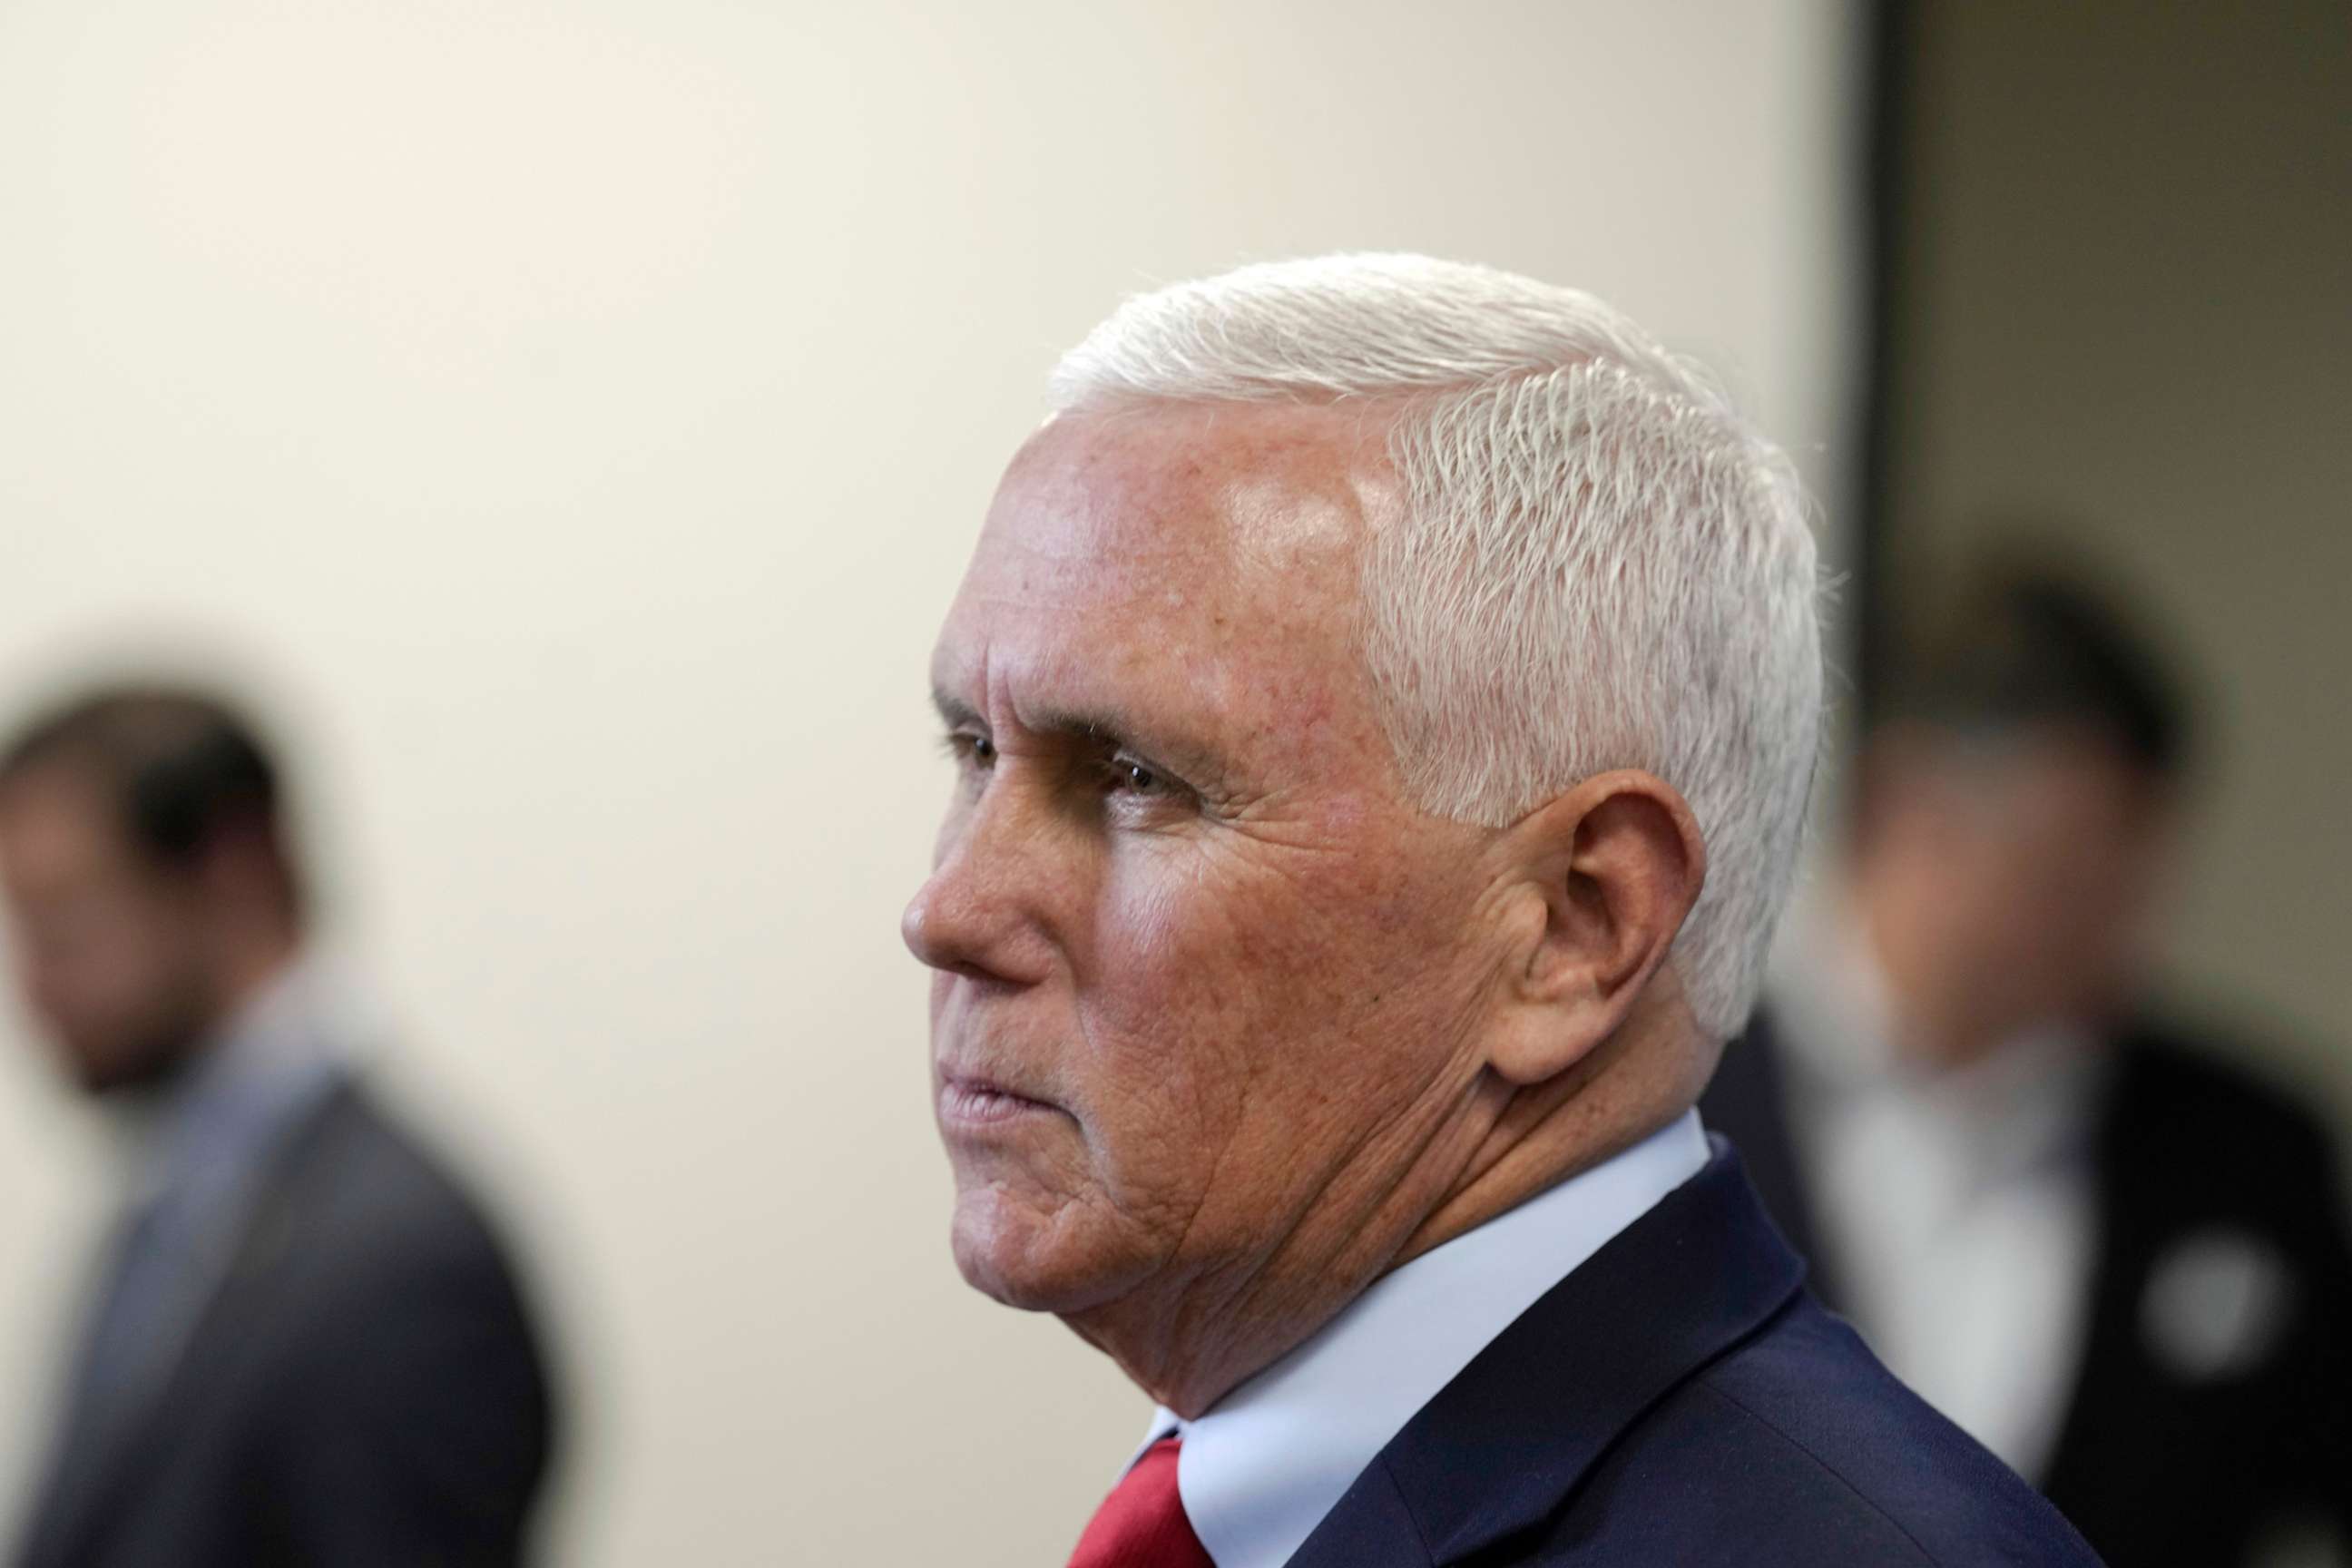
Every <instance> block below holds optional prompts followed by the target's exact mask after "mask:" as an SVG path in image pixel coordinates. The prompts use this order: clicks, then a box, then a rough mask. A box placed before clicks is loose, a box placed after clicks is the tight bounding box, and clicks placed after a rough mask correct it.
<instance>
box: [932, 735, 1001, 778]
mask: <svg viewBox="0 0 2352 1568" xmlns="http://www.w3.org/2000/svg"><path fill="white" fill-rule="evenodd" d="M941 743H942V744H943V745H945V746H946V747H947V751H948V755H950V756H951V757H953V758H954V759H955V760H956V763H957V765H958V766H960V767H965V768H972V769H977V770H980V771H982V772H985V771H987V770H988V769H989V768H990V767H991V766H992V765H994V763H995V762H996V742H993V741H992V740H990V739H989V738H988V737H987V736H985V735H975V734H973V733H971V731H968V730H958V731H955V732H954V733H953V734H950V735H949V736H948V737H947V738H946V739H945V740H944V741H943V742H941Z"/></svg>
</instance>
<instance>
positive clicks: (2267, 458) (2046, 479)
mask: <svg viewBox="0 0 2352 1568" xmlns="http://www.w3.org/2000/svg"><path fill="white" fill-rule="evenodd" d="M1916 9H1917V11H1918V12H1919V14H1920V21H1921V26H1920V30H1919V37H1918V40H1917V42H1918V48H1917V51H1916V60H1915V65H1914V68H1915V69H1916V71H1917V73H1918V80H1917V89H1916V97H1915V99H1914V102H1913V119H1912V121H1911V124H1912V134H1913V135H1915V136H1916V138H1917V142H1916V154H1915V156H1914V159H1913V162H1912V165H1911V167H1912V174H1913V177H1914V180H1915V182H1916V184H1915V186H1914V189H1913V192H1912V194H1911V196H1910V198H1909V200H1910V203H1911V206H1912V211H1913V215H1914V217H1913V222H1912V226H1911V229H1910V234H1909V242H1908V246H1907V248H1906V254H1905V256H1904V260H1903V268H1904V275H1905V277H1906V300H1905V305H1904V309H1903V310H1901V312H1900V313H1899V316H1898V322H1897V330H1898V331H1899V332H1900V333H1901V334H1902V336H1901V338H1900V339H1899V343H1900V352H1899V353H1898V362H1899V363H1900V364H1901V366H1902V367H1903V368H1902V374H1901V375H1900V377H1899V379H1898V381H1897V383H1896V390H1897V392H1898V393H1899V394H1900V397H1899V400H1898V402H1897V404H1896V405H1895V407H1896V415H1895V422H1894V429H1895V434H1896V436H1897V437H1898V440H1897V445H1896V447H1895V485H1896V490H1895V539H1894V541H1893V543H1894V546H1895V549H1896V551H1897V552H1898V557H1897V560H1896V562H1895V569H1896V577H1897V580H1898V585H1900V586H1903V587H1905V588H1906V589H1908V590H1910V591H1911V592H1912V593H1913V594H1914V595H1916V594H1917V593H1918V591H1919V590H1921V589H1922V588H1923V587H1925V586H1926V585H1927V584H1933V583H1934V582H1936V581H1937V580H1939V579H1940V578H1942V577H1944V576H1945V575H1947V574H1948V570H1949V569H1950V568H1951V567H1952V566H1953V565H1954V564H1955V563H1958V562H1959V561H1961V560H1964V559H1965V558H1966V557H1967V554H1968V552H1969V549H1970V548H1971V546H1973V545H1975V544H1976V543H1978V542H1979V541H1980V540H1981V539H1982V538H1983V537H1984V535H1985V531H1986V530H1985V526H1984V525H1985V523H1986V521H1988V520H1989V519H1991V518H1994V517H1997V516H1999V515H2000V514H2002V513H2011V514H2016V513H2023V514H2026V515H2030V516H2037V517H2046V518H2049V519H2051V520H2053V522H2054V523H2055V524H2056V526H2053V528H2052V529H2051V530H2050V531H2049V537H2051V538H2052V539H2053V542H2059V543H2062V544H2063V545H2065V546H2066V547H2068V548H2069V549H2070V550H2072V551H2074V552H2076V553H2079V554H2084V555H2086V556H2088V557H2089V558H2091V559H2094V560H2096V561H2099V562H2103V563H2106V565H2107V566H2108V567H2109V568H2110V569H2111V570H2112V571H2114V573H2115V574H2116V576H2117V577H2118V578H2119V579H2120V581H2121V584H2122V585H2123V586H2124V587H2125V588H2126V589H2127V590H2128V591H2129V593H2130V594H2132V595H2134V596H2136V597H2137V598H2138V599H2140V600H2142V601H2145V602H2146V603H2147V605H2149V606H2150V607H2151V609H2152V610H2153V612H2154V613H2155V616H2156V618H2157V619H2158V621H2159V623H2160V624H2162V625H2163V626H2165V627H2166V628H2167V629H2168V630H2169V631H2170V632H2171V633H2172V634H2173V640H2174V641H2175V642H2176V643H2177V644H2178V645H2179V653H2180V654H2181V655H2182V656H2183V657H2184V658H2185V659H2186V660H2187V662H2189V664H2190V665H2191V666H2192V667H2193V668H2195V669H2196V670H2197V671H2198V672H2199V673H2200V676H2201V684H2202V687H2203V690H2202V695H2203V696H2204V698H2205V699H2206V709H2207V721H2208V724H2209V726H2210V729H2211V731H2213V733H2212V734H2211V736H2210V741H2211V742H2212V744H2213V747H2214V749H2215V752H2216V753H2217V754H2216V755H2215V756H2214V758H2213V762H2214V764H2215V765H2214V767H2213V769H2212V771H2211V773H2210V776H2209V778H2208V779H2207V781H2206V795H2205V798H2204V800H2203V802H2202V814H2201V816H2200V818H2199V821H2198V823H2197V826H2196V831H2195V833H2194V835H2193V837H2192V841H2191V843H2190V845H2189V864H2188V867H2187V869H2186V875H2185V877H2184V879H2183V882H2182V885H2181V887H2180V888H2179V898H2178V919H2177V920H2176V921H2175V922H2174V931H2173V933H2172V941H2171V944H2170V946H2171V952H2172V957H2173V963H2174V967H2175V969H2176V971H2177V973H2178V974H2179V981H2180V984H2181V986H2182V988H2183V989H2184V990H2185V991H2187V992H2188V993H2189V994H2191V995H2192V996H2195V997H2198V998H2200V999H2203V1000H2204V1001H2205V1003H2206V1004H2207V1005H2212V1006H2215V1007H2216V1008H2217V1009H2218V1010H2219V1011H2221V1013H2222V1014H2223V1015H2224V1016H2235V1017H2237V1018H2239V1019H2241V1020H2242V1021H2243V1023H2244V1024H2245V1025H2246V1026H2247V1028H2248V1041H2249V1045H2250V1047H2252V1049H2254V1050H2255V1051H2257V1052H2258V1053H2261V1054H2263V1055H2266V1056H2268V1057H2271V1058H2274V1059H2275V1060H2276V1061H2277V1062H2278V1063H2279V1064H2280V1065H2283V1066H2285V1067H2286V1068H2289V1069H2291V1070H2293V1071H2294V1072H2296V1073H2298V1074H2300V1075H2301V1076H2303V1077H2304V1078H2305V1079H2306V1080H2308V1081H2311V1082H2314V1083H2315V1084H2318V1085H2320V1086H2322V1087H2323V1088H2332V1089H2333V1091H2334V1092H2335V1094H2336V1096H2337V1105H2338V1107H2339V1109H2341V1110H2343V1111H2344V1112H2345V1114H2346V1118H2347V1127H2352V963H2347V962H2346V956H2345V948H2346V942H2347V939H2352V891H2347V889H2352V809H2347V799H2346V796H2347V788H2352V696H2347V693H2352V513H2347V504H2352V503H2348V502H2347V498H2352V438H2347V432H2352V306H2347V289H2352V178H2347V170H2352V117H2348V116H2347V113H2346V105H2347V102H2352V10H2347V8H2346V7H2345V6H2343V5H2340V4H2331V3H2329V0H2272V3H2270V4H2266V5H2143V4H2138V3H2137V0H2099V3H2096V4H2087V5H2024V4H1998V5H1935V6H1920V7H1917V8H1916Z"/></svg>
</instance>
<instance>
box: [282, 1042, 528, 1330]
mask: <svg viewBox="0 0 2352 1568" xmlns="http://www.w3.org/2000/svg"><path fill="white" fill-rule="evenodd" d="M277 1186H278V1191H277V1193H276V1194H273V1198H272V1200H271V1203H270V1205H269V1206H270V1208H271V1210H272V1211H273V1212H271V1213H270V1214H268V1215H266V1216H265V1223H268V1224H270V1225H272V1226H274V1227H275V1228H276V1231H277V1235H276V1236H275V1237H271V1238H269V1239H270V1243H271V1245H272V1246H273V1247H274V1249H275V1251H276V1252H277V1254H278V1258H279V1265H278V1266H279V1268H281V1269H282V1270H283V1273H282V1275H281V1279H282V1282H283V1285H284V1290H283V1296H284V1299H286V1300H289V1301H293V1302H297V1303H299V1307H300V1313H299V1317H300V1320H301V1321H305V1322H307V1323H309V1324H310V1325H311V1326H312V1327H313V1328H314V1330H316V1331H319V1332H328V1331H337V1332H340V1331H348V1329H349V1328H350V1326H351V1325H352V1324H353V1323H354V1322H365V1321H370V1320H396V1319H403V1318H404V1319H406V1320H407V1321H423V1319H421V1318H420V1314H438V1320H439V1321H503V1320H511V1321H513V1322H514V1323H515V1324H516V1325H517V1326H520V1323H521V1320H522V1318H523V1315H524V1314H523V1309H522V1303H521V1300H520V1291H519V1289H518V1286H517V1282H516V1279H515V1274H514V1270H513V1268H512V1267H511V1265H510V1262H509V1252H508V1248H507V1246H506V1244H505V1241H504V1238H503V1237H501V1236H500V1235H499V1231H498V1229H497V1227H496V1226H495V1225H494V1224H493V1222H492V1221H491V1219H490V1217H489V1216H488V1214H487V1213H486V1211H485V1210H484V1208H483V1206H482V1205H481V1204H480V1202H479V1201H478V1199H477V1198H476V1197H475V1195H474V1194H473V1192H472V1191H471V1189H470V1187H469V1186H468V1185H467V1183H466V1182H465V1181H464V1179H463V1178H462V1177H461V1176H459V1175H458V1174H457V1173H456V1172H455V1171H454V1170H453V1169H452V1168H451V1167H450V1166H449V1165H447V1164H446V1163H445V1162H444V1161H443V1160H442V1158H441V1157H440V1156H439V1155H438V1154H436V1152H433V1151H432V1150H431V1149H430V1148H429V1147H428V1146H427V1145H426V1144H425V1143H424V1142H421V1141H420V1140H419V1139H418V1138H417V1137H416V1136H415V1134H414V1133H412V1132H411V1131H409V1130H408V1129H407V1128H406V1127H404V1125H402V1124H401V1122H400V1121H398V1120H397V1119H396V1118H395V1117H394V1115H392V1114H391V1113H390V1112H389V1111H387V1110H385V1109H384V1108H383V1105H382V1104H381V1103H380V1102H379V1101H378V1100H377V1099H376V1097H375V1095H374V1094H373V1092H372V1091H371V1090H370V1089H367V1088H366V1087H365V1086H364V1085H363V1084H360V1083H357V1082H352V1083H349V1084H346V1085H344V1086H342V1087H341V1088H339V1089H337V1090H336V1091H335V1092H334V1093H333V1094H332V1095H331V1097H330V1098H329V1099H328V1100H327V1101H326V1102H325V1103H324V1104H322V1105H321V1107H320V1110H319V1111H318V1112H317V1113H316V1116H315V1118H314V1120H313V1121H312V1122H311V1123H310V1125H308V1126H306V1127H304V1128H302V1129H300V1130H299V1131H297V1132H296V1134H295V1135H294V1138H293V1140H292V1141H291V1143H290V1145H289V1150H288V1153H287V1159H286V1163H285V1165H284V1168H283V1169H282V1170H281V1172H280V1173H279V1176H278V1183H277ZM305 1337H310V1338H315V1337H316V1334H315V1333H314V1334H313V1335H310V1336H305Z"/></svg>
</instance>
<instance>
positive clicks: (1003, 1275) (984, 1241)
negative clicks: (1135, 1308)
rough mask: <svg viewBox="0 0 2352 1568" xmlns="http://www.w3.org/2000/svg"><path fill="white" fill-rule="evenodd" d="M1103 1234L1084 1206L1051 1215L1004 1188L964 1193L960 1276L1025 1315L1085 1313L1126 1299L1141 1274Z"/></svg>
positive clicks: (956, 1236) (957, 1234) (955, 1239)
mask: <svg viewBox="0 0 2352 1568" xmlns="http://www.w3.org/2000/svg"><path fill="white" fill-rule="evenodd" d="M1071 1209H1076V1210H1077V1211H1078V1213H1077V1215H1076V1216H1073V1215H1071V1214H1070V1213H1069V1210H1071ZM1100 1231H1101V1222H1100V1220H1099V1218H1098V1217H1097V1216H1096V1215H1092V1214H1089V1213H1087V1210H1086V1206H1085V1205H1075V1204H1074V1205H1066V1206H1065V1207H1064V1208H1062V1209H1059V1210H1057V1211H1055V1212H1052V1213H1046V1212H1041V1211H1040V1210H1039V1209H1038V1208H1036V1207H1034V1206H1033V1205H1030V1204H1027V1203H1024V1202H1023V1201H1022V1200H1021V1199H1019V1198H1017V1197H1014V1196H1013V1195H1012V1194H1008V1193H1006V1192H1004V1191H1003V1189H1002V1188H999V1187H994V1186H984V1187H979V1188H975V1189H973V1190H971V1191H967V1192H962V1193H959V1194H957V1195H956V1207H955V1222H954V1226H953V1229H952V1233H951V1237H952V1243H953V1246H954V1249H955V1262H956V1271H957V1272H958V1273H960V1274H961V1275H962V1276H963V1280H964V1283H965V1284H967V1285H969V1286H971V1288H972V1289H975V1290H977V1291H979V1292H980V1293H981V1294H982V1295H983V1296H986V1297H987V1298H989V1299H990V1300H992V1301H997V1302H1001V1303H1002V1304H1003V1305H1004V1306H1007V1307H1013V1308H1017V1309H1019V1310H1022V1311H1024V1312H1052V1313H1055V1314H1057V1315H1066V1314H1068V1313H1072V1312H1081V1311H1085V1310H1087V1309H1088V1308H1090V1307H1098V1306H1100V1305H1102V1304H1103V1303H1104V1302H1105V1301H1108V1300H1114V1299H1116V1298H1118V1296H1121V1295H1123V1294H1125V1293H1126V1292H1127V1291H1128V1290H1129V1289H1132V1288H1133V1286H1134V1285H1135V1283H1136V1282H1137V1276H1138V1274H1139V1272H1140V1271H1139V1270H1138V1269H1137V1268H1134V1267H1133V1266H1132V1265H1131V1262H1130V1261H1129V1259H1127V1258H1125V1257H1123V1256H1122V1255H1121V1253H1120V1252H1119V1250H1118V1248H1117V1247H1116V1246H1115V1245H1113V1244H1112V1238H1111V1237H1105V1236H1103V1235H1102V1234H1101V1233H1100Z"/></svg>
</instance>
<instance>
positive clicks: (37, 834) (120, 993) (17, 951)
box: [0, 763, 209, 1093]
mask: <svg viewBox="0 0 2352 1568" xmlns="http://www.w3.org/2000/svg"><path fill="white" fill-rule="evenodd" d="M0 894H5V900H6V905H7V913H8V926H9V936H10V949H11V952H12V956H13V957H14V960H15V966H16V973H17V977H18V980H19V983H20V985H21V988H22V990H23V993H24V995H25V999H26V1003H27V1004H28V1005H29V1006H30V1007H31V1009H32V1011H33V1013H34V1015H35V1016H37V1018H38V1019H39V1020H40V1022H41V1024H42V1025H43V1026H44V1027H45V1028H46V1029H47V1031H48V1032H49V1034H50V1035H51V1037H53V1038H54V1040H55V1041H56V1043H57V1045H58V1047H59V1049H60V1051H61V1054H62V1056H63V1058H64V1060H65V1065H66V1068H67V1069H68V1072H70V1073H71V1074H72V1076H73V1077H74V1079H76V1080H77V1081H78V1082H79V1083H80V1085H81V1086H82V1087H83V1088H84V1089H89V1090H90V1091H91V1092H93V1093H97V1092H103V1091H106V1090H109V1089H121V1088H131V1087H135V1086H137V1085H139V1084H141V1083H144V1082H147V1081H150V1080H152V1079H155V1078H157V1077H159V1076H161V1075H163V1074H164V1073H166V1072H168V1071H169V1070H170V1069H171V1068H172V1066H173V1063H174V1062H175V1061H176V1060H177V1059H178V1058H179V1055H180V1053H181V1051H182V1050H183V1048H184V1047H185V1046H186V1044H187V1043H188V1041H189V1040H190V1039H191V1038H192V1037H194V1035H195V1034H196V1033H197V1032H198V1031H200V1030H201V1029H202V1028H203V1026H204V1021H205V1017H206V1016H207V1009H208V1006H209V1001H208V994H207V987H206V979H205V973H206V972H205V965H204V962H203V952H202V949H203V925H204V911H203V910H202V908H201V905H200V899H199V890H198V889H197V888H196V887H195V886H194V883H193V879H188V878H184V877H174V876H173V875H171V874H170V873H168V872H166V871H164V870H163V869H161V868H157V867H155V866H153V865H152V864H150V863H149V862H148V861H147V860H145V859H144V858H142V857H141V856H140V855H139V854H138V853H137V851H136V849H135V848H134V847H133V846H132V845H131V841H130V836H129V834H128V833H127V832H126V831H125V830H124V827H123V824H122V822H121V816H120V813H119V812H118V811H117V810H116V809H114V806H113V803H112V802H111V801H110V800H109V799H108V798H107V797H106V795H104V793H103V792H102V791H101V790H100V788H99V787H98V785H97V784H96V783H95V782H94V781H93V780H91V779H90V778H89V777H88V776H87V775H86V774H85V773H83V772H82V771H81V770H79V769H77V768H75V767H73V766H71V765H68V764H62V763H60V764H55V765H47V766H36V767H33V768H31V769H28V770H26V773H24V774H22V775H21V776H19V777H17V778H16V779H13V780H11V781H9V782H8V783H7V784H5V785H0Z"/></svg>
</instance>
